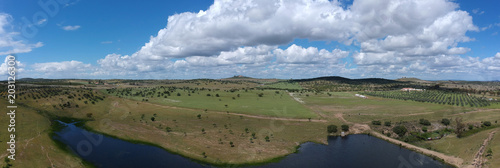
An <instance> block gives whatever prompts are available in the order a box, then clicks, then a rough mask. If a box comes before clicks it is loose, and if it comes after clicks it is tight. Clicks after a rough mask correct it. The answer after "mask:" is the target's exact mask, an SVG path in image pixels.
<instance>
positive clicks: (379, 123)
mask: <svg viewBox="0 0 500 168" xmlns="http://www.w3.org/2000/svg"><path fill="white" fill-rule="evenodd" d="M372 124H373V125H381V124H382V122H381V121H372Z"/></svg>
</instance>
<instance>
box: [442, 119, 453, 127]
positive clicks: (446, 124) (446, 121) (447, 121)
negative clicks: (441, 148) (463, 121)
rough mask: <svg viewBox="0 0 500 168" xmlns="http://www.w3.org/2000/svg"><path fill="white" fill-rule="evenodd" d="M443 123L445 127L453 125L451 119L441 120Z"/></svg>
mask: <svg viewBox="0 0 500 168" xmlns="http://www.w3.org/2000/svg"><path fill="white" fill-rule="evenodd" d="M441 123H442V124H443V125H445V126H448V125H450V123H451V122H450V120H449V119H447V118H443V119H442V120H441Z"/></svg>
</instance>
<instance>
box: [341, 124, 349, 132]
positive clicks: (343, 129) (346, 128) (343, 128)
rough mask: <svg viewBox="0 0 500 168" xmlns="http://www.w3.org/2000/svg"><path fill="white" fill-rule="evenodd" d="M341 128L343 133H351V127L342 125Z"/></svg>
mask: <svg viewBox="0 0 500 168" xmlns="http://www.w3.org/2000/svg"><path fill="white" fill-rule="evenodd" d="M340 127H342V131H345V132H347V131H349V126H348V125H342V126H340Z"/></svg>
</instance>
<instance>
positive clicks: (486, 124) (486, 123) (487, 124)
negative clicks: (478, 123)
mask: <svg viewBox="0 0 500 168" xmlns="http://www.w3.org/2000/svg"><path fill="white" fill-rule="evenodd" d="M483 125H484V126H487V127H489V126H491V122H489V121H485V122H483Z"/></svg>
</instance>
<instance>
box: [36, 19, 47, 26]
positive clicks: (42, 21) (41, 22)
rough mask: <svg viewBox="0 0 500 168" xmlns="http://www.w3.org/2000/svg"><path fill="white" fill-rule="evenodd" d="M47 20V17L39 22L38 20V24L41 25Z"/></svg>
mask: <svg viewBox="0 0 500 168" xmlns="http://www.w3.org/2000/svg"><path fill="white" fill-rule="evenodd" d="M45 22H47V19H40V20H39V21H38V22H36V24H37V25H41V24H44V23H45Z"/></svg>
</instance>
